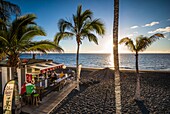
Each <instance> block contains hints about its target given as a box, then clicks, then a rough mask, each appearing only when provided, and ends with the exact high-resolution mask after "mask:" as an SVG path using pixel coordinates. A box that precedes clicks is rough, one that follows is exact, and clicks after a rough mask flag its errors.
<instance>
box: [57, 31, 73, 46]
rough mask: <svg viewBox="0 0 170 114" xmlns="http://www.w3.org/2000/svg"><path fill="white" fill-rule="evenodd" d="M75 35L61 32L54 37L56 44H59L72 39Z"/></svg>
mask: <svg viewBox="0 0 170 114" xmlns="http://www.w3.org/2000/svg"><path fill="white" fill-rule="evenodd" d="M74 35H75V34H74V33H71V32H59V33H57V34H56V35H55V37H54V42H55V44H59V42H60V41H61V40H62V39H70V38H71V39H72V38H73V36H74Z"/></svg>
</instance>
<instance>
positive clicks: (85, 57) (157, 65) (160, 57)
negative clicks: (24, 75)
mask: <svg viewBox="0 0 170 114" xmlns="http://www.w3.org/2000/svg"><path fill="white" fill-rule="evenodd" d="M20 57H21V58H32V54H21V55H20ZM36 58H37V59H46V60H49V59H52V60H53V61H55V62H59V63H64V64H65V65H66V66H76V54H37V56H36ZM119 61H120V68H122V69H135V55H134V54H120V55H119ZM79 63H81V64H82V66H83V67H94V68H104V67H113V56H112V55H111V54H80V55H79ZM139 69H140V70H164V71H170V54H140V55H139Z"/></svg>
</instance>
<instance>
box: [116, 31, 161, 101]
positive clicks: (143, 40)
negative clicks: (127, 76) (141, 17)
mask: <svg viewBox="0 0 170 114" xmlns="http://www.w3.org/2000/svg"><path fill="white" fill-rule="evenodd" d="M160 37H162V38H164V35H163V34H160V33H157V34H154V35H152V36H151V37H149V38H148V37H144V36H142V35H140V36H139V37H137V38H136V42H135V44H134V42H133V40H132V39H130V38H128V37H125V38H123V39H121V40H120V42H119V43H120V44H122V43H124V44H125V45H126V46H127V47H128V48H129V49H130V50H131V51H132V52H135V56H136V74H137V85H136V93H135V99H136V100H140V75H139V68H138V53H139V52H140V51H144V50H146V49H147V47H149V46H150V45H151V44H152V43H153V42H155V41H156V40H157V39H159V38H160Z"/></svg>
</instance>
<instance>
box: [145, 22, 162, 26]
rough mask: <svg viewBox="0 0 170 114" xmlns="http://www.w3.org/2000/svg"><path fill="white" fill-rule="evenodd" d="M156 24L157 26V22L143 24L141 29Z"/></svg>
mask: <svg viewBox="0 0 170 114" xmlns="http://www.w3.org/2000/svg"><path fill="white" fill-rule="evenodd" d="M157 24H159V22H151V23H148V24H145V25H144V26H143V27H151V26H154V25H157Z"/></svg>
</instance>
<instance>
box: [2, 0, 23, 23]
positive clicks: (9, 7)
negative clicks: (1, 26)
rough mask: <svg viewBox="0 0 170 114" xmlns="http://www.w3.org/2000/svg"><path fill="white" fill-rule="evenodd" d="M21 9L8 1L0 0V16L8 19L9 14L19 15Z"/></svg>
mask: <svg viewBox="0 0 170 114" xmlns="http://www.w3.org/2000/svg"><path fill="white" fill-rule="evenodd" d="M20 13H21V10H20V8H19V6H17V5H16V4H13V3H11V2H8V1H4V0H0V18H1V19H2V20H4V21H9V19H10V16H11V15H16V16H19V15H20Z"/></svg>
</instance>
